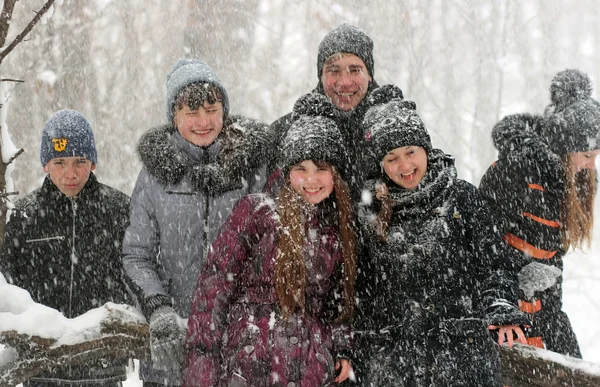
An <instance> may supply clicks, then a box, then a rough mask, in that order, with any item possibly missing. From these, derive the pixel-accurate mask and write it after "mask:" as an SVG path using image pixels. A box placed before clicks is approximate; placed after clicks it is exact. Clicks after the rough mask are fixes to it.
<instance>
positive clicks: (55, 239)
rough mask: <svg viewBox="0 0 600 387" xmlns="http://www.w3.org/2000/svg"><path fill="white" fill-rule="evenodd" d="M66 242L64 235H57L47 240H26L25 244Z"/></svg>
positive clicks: (46, 238)
mask: <svg viewBox="0 0 600 387" xmlns="http://www.w3.org/2000/svg"><path fill="white" fill-rule="evenodd" d="M63 240H65V237H64V235H57V236H51V237H45V238H32V239H27V240H25V243H39V242H52V241H63Z"/></svg>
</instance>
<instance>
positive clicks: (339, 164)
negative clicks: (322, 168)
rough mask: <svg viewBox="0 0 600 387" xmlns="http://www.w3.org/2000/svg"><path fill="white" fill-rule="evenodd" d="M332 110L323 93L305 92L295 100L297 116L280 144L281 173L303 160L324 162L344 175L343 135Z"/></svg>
mask: <svg viewBox="0 0 600 387" xmlns="http://www.w3.org/2000/svg"><path fill="white" fill-rule="evenodd" d="M334 111H335V109H334V108H333V106H332V105H331V101H329V99H328V98H327V97H325V96H324V95H322V94H318V93H311V94H306V95H304V96H302V97H301V98H300V99H298V101H296V104H295V105H294V116H295V117H296V118H297V119H296V120H295V121H294V122H293V123H292V125H291V126H290V128H289V129H288V131H287V133H286V135H285V137H284V139H283V141H282V143H281V145H282V149H281V155H280V158H279V167H281V168H282V171H283V175H284V176H287V174H288V173H289V170H290V168H291V167H292V166H294V165H296V164H298V163H300V162H302V161H304V160H315V161H325V162H327V163H329V164H331V165H333V166H334V167H336V169H337V170H338V172H339V173H340V175H341V176H342V177H344V176H345V174H346V169H347V167H348V162H349V161H348V160H349V159H348V153H347V151H346V147H345V146H344V140H343V139H342V134H341V133H340V131H339V129H338V127H337V125H336V123H335V121H334V120H333V119H332V117H331V114H334Z"/></svg>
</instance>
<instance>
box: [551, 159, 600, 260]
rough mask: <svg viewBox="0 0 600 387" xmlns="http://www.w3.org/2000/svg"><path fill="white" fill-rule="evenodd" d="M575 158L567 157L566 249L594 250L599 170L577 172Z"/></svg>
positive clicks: (563, 230)
mask: <svg viewBox="0 0 600 387" xmlns="http://www.w3.org/2000/svg"><path fill="white" fill-rule="evenodd" d="M571 165H572V160H571V156H570V155H569V154H567V155H566V156H565V157H564V158H563V166H564V170H565V192H564V197H563V199H562V201H561V211H560V233H561V239H562V244H563V247H564V248H565V250H568V249H569V248H570V247H572V248H574V249H577V248H579V249H582V248H584V247H588V248H589V247H590V243H591V241H592V230H593V227H594V199H595V198H596V170H595V169H584V170H582V171H579V172H577V171H575V170H574V168H572V167H571Z"/></svg>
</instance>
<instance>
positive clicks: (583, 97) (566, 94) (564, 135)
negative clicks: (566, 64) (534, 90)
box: [542, 69, 600, 155]
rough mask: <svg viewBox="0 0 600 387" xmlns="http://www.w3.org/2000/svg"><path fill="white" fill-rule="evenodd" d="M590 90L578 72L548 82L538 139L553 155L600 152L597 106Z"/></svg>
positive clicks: (599, 106)
mask: <svg viewBox="0 0 600 387" xmlns="http://www.w3.org/2000/svg"><path fill="white" fill-rule="evenodd" d="M592 90H593V88H592V82H591V80H590V78H589V77H588V76H587V74H585V73H583V72H581V71H579V70H575V69H567V70H564V71H561V72H559V73H558V74H556V75H555V76H554V78H553V79H552V83H551V85H550V99H551V100H552V103H551V104H550V105H549V106H548V107H546V110H545V112H544V118H545V123H546V125H544V127H543V133H542V135H544V137H545V138H547V140H548V145H549V146H550V148H551V149H552V150H553V151H554V152H555V153H557V154H560V155H563V154H567V153H569V152H587V151H590V150H595V149H600V103H598V101H596V100H595V99H593V98H592Z"/></svg>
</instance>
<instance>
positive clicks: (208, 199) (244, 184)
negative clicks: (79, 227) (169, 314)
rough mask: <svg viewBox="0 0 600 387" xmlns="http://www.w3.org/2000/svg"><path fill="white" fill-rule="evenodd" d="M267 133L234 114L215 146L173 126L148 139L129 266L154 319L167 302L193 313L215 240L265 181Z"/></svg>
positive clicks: (135, 198)
mask: <svg viewBox="0 0 600 387" xmlns="http://www.w3.org/2000/svg"><path fill="white" fill-rule="evenodd" d="M265 134H266V126H264V125H262V124H260V123H258V122H256V121H252V120H249V119H243V118H239V117H234V118H230V119H227V120H226V122H225V123H224V128H223V130H222V132H221V133H220V135H219V137H218V138H217V140H216V141H215V142H214V143H213V144H211V145H210V146H208V147H197V146H195V145H193V144H191V143H190V142H188V141H187V140H185V139H184V138H183V137H181V135H180V134H179V133H178V132H177V130H176V129H175V128H174V127H173V126H171V125H165V126H161V127H157V128H154V129H152V130H150V131H149V132H147V133H146V134H145V135H144V136H143V137H142V138H141V140H140V143H139V145H138V151H139V154H140V157H141V159H142V162H143V164H144V167H143V168H142V170H141V172H140V174H139V176H138V180H137V182H136V186H135V189H134V191H133V194H132V199H131V207H130V219H131V222H130V226H129V227H128V228H127V231H126V233H125V239H124V241H123V255H124V258H123V265H124V267H125V271H126V274H127V277H128V279H129V281H130V282H131V287H132V289H133V290H134V293H135V294H136V295H137V299H138V302H139V303H140V304H141V306H142V310H143V312H144V315H145V316H146V318H149V317H150V316H151V314H152V312H153V311H154V310H155V309H156V308H157V307H159V306H161V305H172V306H173V308H174V309H175V311H176V312H177V313H178V314H179V315H180V316H181V317H183V318H187V317H188V315H189V311H190V307H191V300H192V293H193V290H194V288H195V285H196V280H197V279H198V275H199V273H200V269H201V268H202V265H203V264H204V262H205V259H206V253H207V250H208V249H209V248H210V244H211V243H212V241H213V240H214V238H215V237H216V235H217V233H218V231H219V229H220V227H221V225H222V224H223V222H224V221H225V220H226V219H227V217H228V216H229V213H230V212H231V210H232V208H233V206H234V204H235V203H236V202H237V201H238V199H240V198H241V197H242V196H244V195H245V194H247V193H252V192H258V191H259V190H260V189H261V188H262V186H263V185H264V181H265V177H264V168H262V167H261V166H260V162H261V161H262V160H264V157H261V154H262V152H264V148H265V144H266V139H267V137H266V135H265ZM141 368H142V369H141V376H142V379H143V380H145V381H148V382H155V383H164V381H165V379H166V380H168V381H169V384H172V385H179V384H180V383H181V382H180V381H179V380H178V379H179V377H178V376H177V375H166V374H164V373H162V372H160V371H157V370H154V369H151V365H150V364H142V367H141Z"/></svg>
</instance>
